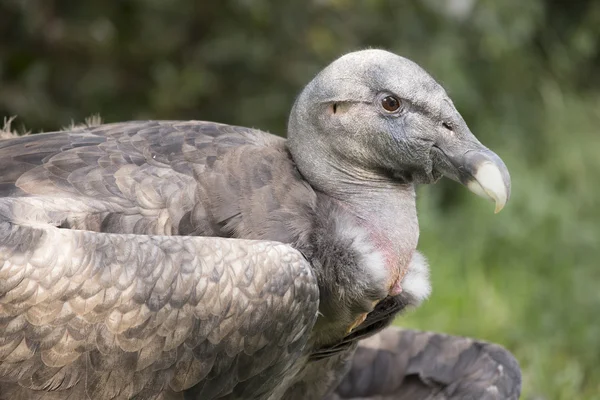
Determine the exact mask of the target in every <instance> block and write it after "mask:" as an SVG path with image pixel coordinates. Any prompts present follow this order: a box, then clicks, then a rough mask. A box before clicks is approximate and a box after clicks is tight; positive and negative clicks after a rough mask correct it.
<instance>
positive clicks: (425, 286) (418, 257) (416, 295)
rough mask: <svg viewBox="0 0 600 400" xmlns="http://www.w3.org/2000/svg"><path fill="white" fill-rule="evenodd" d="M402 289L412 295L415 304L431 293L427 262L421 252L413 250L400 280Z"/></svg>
mask: <svg viewBox="0 0 600 400" xmlns="http://www.w3.org/2000/svg"><path fill="white" fill-rule="evenodd" d="M402 290H403V291H404V292H405V293H406V294H409V295H410V296H412V297H413V299H414V300H415V303H416V304H415V305H419V304H420V303H421V302H423V300H425V299H427V298H428V297H429V295H430V294H431V283H430V282H429V264H428V263H427V259H425V256H423V254H421V253H419V252H418V251H416V250H415V252H414V253H413V256H412V259H411V261H410V264H409V266H408V271H407V272H406V275H405V276H404V279H403V280H402Z"/></svg>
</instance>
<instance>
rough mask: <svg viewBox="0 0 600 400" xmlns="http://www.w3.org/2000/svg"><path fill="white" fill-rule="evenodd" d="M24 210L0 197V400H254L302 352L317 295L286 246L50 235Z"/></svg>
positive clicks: (36, 213) (18, 201)
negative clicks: (188, 397)
mask: <svg viewBox="0 0 600 400" xmlns="http://www.w3.org/2000/svg"><path fill="white" fill-rule="evenodd" d="M32 202H33V203H32ZM34 203H35V199H34V198H12V199H11V198H3V199H0V398H2V399H4V398H19V397H20V398H31V399H35V398H37V397H36V396H37V395H39V396H40V397H43V398H44V399H47V398H61V399H62V398H68V396H71V397H70V398H86V397H87V398H102V399H112V398H120V397H125V398H128V397H133V396H136V395H139V396H141V397H142V398H147V397H152V396H153V395H156V394H158V393H160V392H161V391H164V392H165V393H170V392H179V391H183V390H186V389H189V388H192V387H193V390H194V392H195V394H196V395H197V396H199V398H203V399H211V398H216V397H218V396H221V395H224V394H226V393H228V392H231V391H232V390H234V391H235V392H239V393H244V395H245V396H250V397H261V395H265V394H267V393H269V392H270V391H272V390H274V388H276V387H277V386H278V385H280V384H281V380H282V378H283V376H284V374H285V373H286V371H287V370H288V369H289V368H291V367H292V366H293V364H294V362H296V359H297V358H299V357H302V356H303V354H304V353H305V344H306V341H307V338H308V335H309V332H310V330H311V328H312V326H313V324H314V322H315V318H316V314H317V309H318V288H317V285H316V282H315V278H314V276H313V274H312V271H311V269H310V266H309V265H308V263H307V262H306V261H305V259H304V258H303V257H302V255H301V254H300V253H299V252H298V251H296V250H294V249H293V248H291V247H290V246H287V245H284V244H281V243H277V242H268V241H250V240H238V239H223V238H206V237H181V236H179V237H178V236H151V235H131V234H110V233H98V232H90V231H80V230H72V229H60V228H57V227H55V226H53V225H52V221H51V219H52V215H53V212H55V213H56V212H58V211H56V210H57V209H60V208H61V207H63V206H65V204H62V203H61V204H57V203H47V202H46V203H44V204H45V205H47V207H46V208H37V207H35V204H34ZM53 207H54V208H53ZM53 210H54V211H53ZM39 390H44V392H37V391H39ZM48 390H49V391H50V392H46V391H48ZM44 396H45V397H44ZM52 396H54V397H52ZM234 397H235V396H234Z"/></svg>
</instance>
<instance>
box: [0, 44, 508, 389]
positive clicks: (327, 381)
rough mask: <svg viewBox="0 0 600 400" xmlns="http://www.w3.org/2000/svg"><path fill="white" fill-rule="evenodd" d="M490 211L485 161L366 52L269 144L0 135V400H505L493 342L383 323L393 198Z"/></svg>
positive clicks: (421, 91) (421, 261)
mask: <svg viewBox="0 0 600 400" xmlns="http://www.w3.org/2000/svg"><path fill="white" fill-rule="evenodd" d="M442 176H445V177H448V178H450V179H453V180H455V181H458V182H460V183H462V184H464V185H466V186H467V187H468V188H469V189H470V190H471V191H473V192H475V193H476V194H478V195H481V196H483V197H485V198H488V199H490V200H492V201H493V202H494V203H495V208H496V211H499V210H500V209H502V207H504V205H505V203H506V202H507V200H508V199H509V196H510V177H509V173H508V170H507V168H506V166H505V164H504V163H503V162H502V160H501V159H500V158H499V157H498V156H497V155H496V154H495V153H493V152H492V151H491V150H489V149H487V148H486V147H484V146H483V145H482V144H481V143H480V142H479V141H478V140H477V139H476V138H475V136H474V135H473V134H472V133H471V132H470V130H469V128H468V127H467V125H466V124H465V122H464V120H463V118H462V117H461V115H460V114H459V113H458V111H457V110H456V109H455V107H454V105H453V103H452V101H451V100H450V98H449V97H448V95H447V94H446V92H445V91H444V89H443V88H442V87H441V86H440V85H439V84H438V83H437V82H436V81H435V80H434V79H433V78H432V77H431V76H430V75H429V74H427V73H426V72H425V71H424V70H423V69H421V67H419V66H418V65H417V64H415V63H414V62H412V61H410V60H408V59H406V58H403V57H400V56H398V55H395V54H392V53H389V52H387V51H384V50H376V49H370V50H363V51H358V52H353V53H349V54H346V55H344V56H342V57H341V58H339V59H337V60H336V61H334V62H333V63H331V64H330V65H329V66H327V67H326V68H325V69H324V70H323V71H321V72H320V73H319V74H318V75H317V76H316V77H315V78H314V79H313V80H312V81H311V82H310V83H309V84H308V85H307V86H306V87H305V88H304V89H303V91H302V92H301V94H300V95H299V96H298V98H297V99H296V101H295V103H294V105H293V107H292V110H291V113H290V116H289V123H288V128H287V139H284V138H282V137H279V136H275V135H272V134H269V133H266V132H263V131H260V130H256V129H250V128H244V127H238V126H230V125H224V124H219V123H213V122H203V121H132V122H124V123H113V124H101V125H99V126H93V127H81V128H71V129H68V130H66V131H60V132H52V133H43V134H37V135H31V136H24V137H18V138H13V139H7V140H3V141H0V399H3V400H4V399H11V400H15V399H28V400H32V399H45V400H49V399H50V400H51V399H69V400H77V399H100V400H105V399H106V400H108V399H165V400H166V399H202V400H204V399H206V400H211V399H265V400H276V399H331V400H334V399H505V398H510V399H516V398H518V396H519V391H520V370H519V366H518V364H517V362H516V361H515V359H514V357H513V356H512V355H511V354H510V353H509V352H508V351H507V350H505V349H503V348H502V347H500V346H497V345H494V344H489V343H484V342H479V341H475V340H471V339H466V338H459V337H452V336H445V335H441V334H434V333H427V332H417V331H411V330H401V329H398V328H391V327H388V326H389V325H390V323H391V321H392V320H393V319H394V317H395V316H396V315H397V314H398V313H399V312H400V311H402V310H403V309H405V308H406V307H409V306H414V305H417V304H419V302H421V301H422V300H424V299H425V298H426V297H427V296H428V295H429V292H430V285H429V280H428V266H427V262H426V260H425V258H424V257H423V256H422V255H421V254H420V253H419V252H418V251H417V250H416V247H417V240H418V236H419V226H418V221H417V212H416V207H415V186H416V185H419V184H428V183H433V182H435V181H436V180H438V179H439V178H441V177H442Z"/></svg>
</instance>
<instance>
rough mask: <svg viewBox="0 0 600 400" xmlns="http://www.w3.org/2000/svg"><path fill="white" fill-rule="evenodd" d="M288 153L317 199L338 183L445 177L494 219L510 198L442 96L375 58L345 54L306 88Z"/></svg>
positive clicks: (494, 164)
mask: <svg viewBox="0 0 600 400" xmlns="http://www.w3.org/2000/svg"><path fill="white" fill-rule="evenodd" d="M288 146H289V149H290V151H291V153H292V156H294V160H295V162H296V164H297V166H298V169H299V170H300V172H301V173H302V174H303V175H304V176H305V177H306V179H307V180H308V181H309V182H311V184H312V185H313V186H315V187H317V188H320V189H323V190H325V191H331V186H332V185H337V184H339V182H343V181H344V180H358V181H360V180H369V179H371V180H374V179H375V180H384V179H391V180H394V181H400V182H407V183H432V182H435V181H436V180H437V179H439V178H440V177H442V176H446V177H448V178H450V179H453V180H455V181H458V182H460V183H462V184H464V185H466V186H467V187H468V188H469V189H470V190H471V191H473V192H474V193H476V194H478V195H480V196H482V197H484V198H488V199H490V200H492V201H494V202H495V205H496V212H498V211H500V210H501V209H502V208H503V207H504V205H505V204H506V202H507V201H508V199H509V196H510V175H509V173H508V169H507V168H506V165H505V164H504V162H503V161H502V160H501V159H500V157H498V156H497V155H496V154H495V153H494V152H492V151H491V150H489V149H488V148H486V147H485V146H484V145H482V144H481V143H480V142H479V140H477V138H476V137H475V136H474V135H473V133H471V131H470V130H469V127H468V126H467V124H466V123H465V121H464V120H463V118H462V116H461V115H460V113H459V112H458V111H457V110H456V108H455V107H454V104H453V103H452V100H450V98H449V97H448V95H447V93H446V91H445V90H444V89H443V88H442V87H441V86H440V85H439V84H438V83H437V82H436V81H435V80H434V79H433V78H432V77H431V76H430V75H429V74H428V73H427V72H426V71H425V70H423V69H422V68H421V67H419V66H418V65H417V64H416V63H414V62H412V61H410V60H408V59H406V58H403V57H400V56H398V55H395V54H393V53H390V52H387V51H383V50H363V51H357V52H353V53H349V54H346V55H344V56H342V57H341V58H339V59H337V60H336V61H334V62H333V63H331V64H330V65H329V66H328V67H326V68H325V69H324V70H323V71H322V72H321V73H319V74H318V75H317V76H316V77H315V78H314V79H313V80H312V81H311V82H310V83H309V84H308V85H307V86H306V88H305V89H304V90H303V91H302V93H301V94H300V96H299V97H298V99H297V100H296V103H295V105H294V107H293V109H292V113H291V115H290V120H289V125H288Z"/></svg>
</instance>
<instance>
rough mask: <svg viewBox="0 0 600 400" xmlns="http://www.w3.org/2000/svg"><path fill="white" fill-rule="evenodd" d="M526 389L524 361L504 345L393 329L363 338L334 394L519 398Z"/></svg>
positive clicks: (337, 399)
mask: <svg viewBox="0 0 600 400" xmlns="http://www.w3.org/2000/svg"><path fill="white" fill-rule="evenodd" d="M520 391H521V372H520V368H519V365H518V363H517V361H516V360H515V358H514V357H513V356H512V355H511V354H510V353H509V352H508V351H507V350H505V349H503V348H502V347H500V346H498V345H495V344H491V343H485V342H481V341H476V340H473V339H468V338H463V337H457V336H449V335H443V334H437V333H431V332H419V331H413V330H403V329H398V328H388V329H385V330H383V331H381V332H380V333H378V334H376V335H374V336H372V337H370V338H368V339H365V340H363V341H361V342H359V345H358V349H357V350H356V353H355V354H354V356H353V358H352V363H351V368H350V371H349V373H348V374H347V375H346V376H345V378H344V379H343V380H342V382H341V383H340V385H339V386H338V387H337V388H336V389H335V392H334V393H333V394H332V395H331V396H330V397H329V398H328V399H329V400H342V399H347V400H351V399H381V400H386V399H390V400H391V399H395V400H402V399H407V400H408V399H411V400H413V399H414V400H418V399H440V400H446V399H447V400H450V399H456V400H458V399H489V400H495V399H511V400H517V399H518V398H519V395H520Z"/></svg>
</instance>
